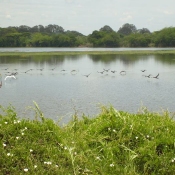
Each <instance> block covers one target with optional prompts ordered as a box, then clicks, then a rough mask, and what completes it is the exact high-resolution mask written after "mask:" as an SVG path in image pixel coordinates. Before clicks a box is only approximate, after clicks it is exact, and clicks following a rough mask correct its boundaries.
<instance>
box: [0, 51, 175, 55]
mask: <svg viewBox="0 0 175 175" xmlns="http://www.w3.org/2000/svg"><path fill="white" fill-rule="evenodd" d="M84 54H91V55H107V54H111V55H112V54H113V55H124V54H130V55H132V54H133V55H139V54H141V55H150V54H175V50H139V51H138V50H137V51H136V50H135V51H134V50H133V51H58V52H55V51H54V52H0V56H35V55H43V56H50V55H55V56H56V55H84Z"/></svg>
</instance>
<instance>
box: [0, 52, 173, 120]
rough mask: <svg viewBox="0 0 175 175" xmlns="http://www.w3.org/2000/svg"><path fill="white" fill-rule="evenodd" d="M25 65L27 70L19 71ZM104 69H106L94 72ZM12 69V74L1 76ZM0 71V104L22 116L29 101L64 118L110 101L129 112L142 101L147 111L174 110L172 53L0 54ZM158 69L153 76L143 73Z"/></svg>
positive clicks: (26, 114) (95, 109)
mask: <svg viewBox="0 0 175 175" xmlns="http://www.w3.org/2000/svg"><path fill="white" fill-rule="evenodd" d="M7 68H8V69H7ZM54 68H55V69H54ZM5 69H7V70H5ZM15 69H17V70H15ZM29 69H33V70H31V71H28V72H27V73H25V71H27V70H29ZM39 69H43V70H42V71H41V70H39ZM51 69H54V70H51ZM104 69H105V70H107V69H110V70H109V71H108V72H107V71H106V72H104V73H103V74H101V73H98V72H97V71H99V72H101V71H103V70H104ZM144 69H145V70H146V71H145V72H141V70H144ZM63 70H65V71H63ZM72 70H75V71H72ZM111 70H116V71H117V72H116V73H112V72H111ZM122 70H124V71H126V75H121V74H120V71H122ZM16 71H17V72H18V75H17V76H16V78H17V79H12V78H11V79H10V78H9V79H7V80H6V81H5V80H4V78H5V76H6V75H8V74H10V73H8V72H16ZM71 71H72V72H71ZM0 73H1V81H2V87H1V88H0V105H3V106H8V105H9V103H11V104H12V105H13V106H14V107H15V108H16V111H17V112H18V115H19V116H23V117H29V116H30V114H31V110H29V109H26V107H27V106H34V105H33V101H35V102H37V103H38V105H39V106H40V108H41V110H42V111H43V113H44V115H45V116H46V117H48V118H52V119H54V120H57V119H58V118H60V117H63V121H64V122H67V121H69V120H70V118H71V116H72V115H73V114H74V113H75V112H76V113H78V114H79V115H81V114H82V113H85V114H86V115H90V116H93V115H95V114H97V113H99V111H100V105H110V104H112V105H113V106H114V107H115V108H116V109H117V110H124V111H128V112H134V113H135V112H137V111H138V109H139V108H140V107H141V106H142V105H143V106H145V107H147V108H148V109H149V110H150V111H161V110H162V109H168V110H169V111H171V112H174V111H175V107H174V104H175V88H174V87H175V57H174V55H84V54H83V53H82V55H73V56H71V55H69V56H65V55H64V56H26V57H19V56H18V57H17V56H10V57H7V56H3V57H2V56H1V57H0ZM158 73H159V77H158V79H156V78H147V77H145V75H149V74H151V76H150V77H154V76H156V75H157V74H158ZM88 74H90V75H89V77H86V76H84V75H88Z"/></svg>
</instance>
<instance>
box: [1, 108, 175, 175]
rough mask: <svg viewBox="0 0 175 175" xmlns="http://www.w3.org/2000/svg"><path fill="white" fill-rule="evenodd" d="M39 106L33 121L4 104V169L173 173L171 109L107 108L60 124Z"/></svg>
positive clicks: (22, 171)
mask: <svg viewBox="0 0 175 175" xmlns="http://www.w3.org/2000/svg"><path fill="white" fill-rule="evenodd" d="M35 107H36V109H35V110H36V119H35V120H28V119H21V120H19V118H18V117H17V114H16V112H15V110H14V108H13V107H12V106H9V107H8V108H3V107H2V106H1V107H0V153H1V156H0V174H13V175H14V174H15V175H19V174H38V175H41V174H44V175H47V174H48V175H52V174H53V175H58V174H59V175H72V174H73V175H78V174H86V175H89V174H94V175H98V174H99V175H115V174H116V175H139V174H145V175H146V174H153V175H158V174H160V175H163V174H164V175H166V174H167V175H169V174H171V175H173V174H175V121H174V120H173V119H172V118H171V117H170V115H169V114H168V112H165V113H164V114H162V115H160V114H158V113H150V112H148V111H147V110H143V111H142V113H140V114H130V113H127V112H121V111H116V110H115V109H114V108H113V107H110V108H107V107H103V108H102V111H101V113H100V114H99V115H98V116H96V117H95V118H91V119H90V118H88V117H85V116H83V117H82V118H81V120H80V119H78V117H77V116H74V117H73V119H72V121H71V122H70V123H68V124H67V125H66V126H60V125H59V124H58V123H55V122H54V121H53V120H51V119H46V118H45V117H44V116H43V114H42V112H41V111H40V110H39V108H38V106H37V105H36V106H35Z"/></svg>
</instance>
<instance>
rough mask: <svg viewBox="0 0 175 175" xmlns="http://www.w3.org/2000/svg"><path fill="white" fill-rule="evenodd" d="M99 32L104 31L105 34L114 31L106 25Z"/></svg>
mask: <svg viewBox="0 0 175 175" xmlns="http://www.w3.org/2000/svg"><path fill="white" fill-rule="evenodd" d="M99 31H103V32H113V31H114V30H113V29H112V28H111V27H110V26H108V25H105V26H104V27H102V28H101V29H100V30H99Z"/></svg>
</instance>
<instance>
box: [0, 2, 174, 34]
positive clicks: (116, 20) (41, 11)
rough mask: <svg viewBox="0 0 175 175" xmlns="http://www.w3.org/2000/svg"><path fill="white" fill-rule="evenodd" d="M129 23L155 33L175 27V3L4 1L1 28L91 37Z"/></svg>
mask: <svg viewBox="0 0 175 175" xmlns="http://www.w3.org/2000/svg"><path fill="white" fill-rule="evenodd" d="M126 23H129V24H134V25H135V26H136V28H137V29H141V28H147V29H149V30H150V31H151V32H154V31H157V30H161V29H163V28H165V27H175V0H0V27H8V26H20V25H27V26H29V27H33V26H35V25H43V26H47V25H49V24H56V25H59V26H61V27H63V28H64V30H76V31H78V32H80V33H82V34H84V35H89V34H91V33H92V32H93V31H94V30H99V29H100V28H102V27H103V26H105V25H108V26H110V27H111V28H112V29H113V30H114V31H118V29H119V28H120V27H122V25H123V24H126Z"/></svg>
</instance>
